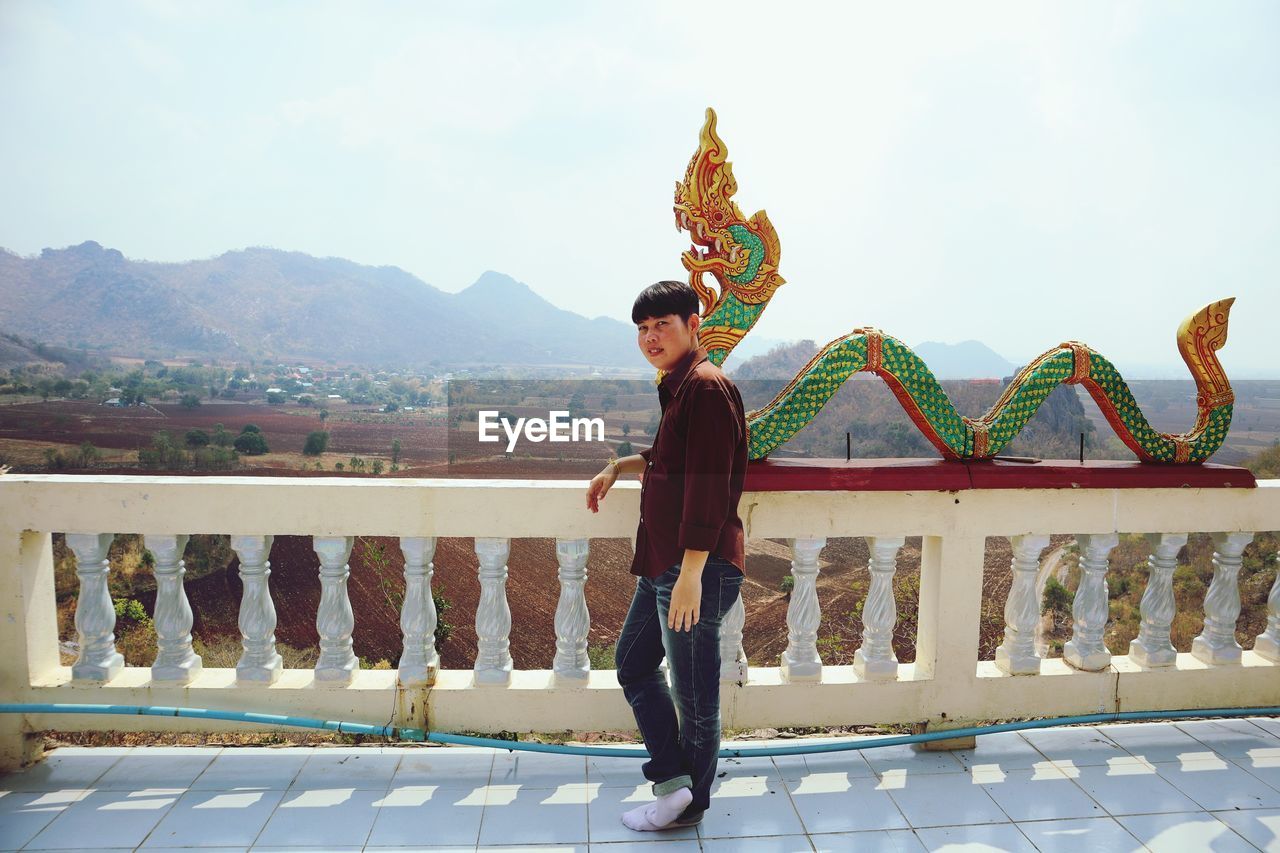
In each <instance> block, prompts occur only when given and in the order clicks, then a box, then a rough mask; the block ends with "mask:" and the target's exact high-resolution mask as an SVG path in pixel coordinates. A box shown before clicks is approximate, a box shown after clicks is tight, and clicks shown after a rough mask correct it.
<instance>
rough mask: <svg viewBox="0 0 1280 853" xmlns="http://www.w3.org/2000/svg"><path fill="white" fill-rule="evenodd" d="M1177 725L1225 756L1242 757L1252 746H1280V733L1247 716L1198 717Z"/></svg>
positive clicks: (1257, 747)
mask: <svg viewBox="0 0 1280 853" xmlns="http://www.w3.org/2000/svg"><path fill="white" fill-rule="evenodd" d="M1178 728H1180V729H1182V730H1183V731H1184V732H1186V733H1187V734H1189V735H1191V736H1192V737H1193V738H1195V739H1196V740H1198V741H1200V742H1201V743H1203V744H1204V745H1205V747H1206V748H1207V749H1212V750H1213V751H1214V752H1216V753H1217V754H1218V755H1221V756H1223V757H1224V758H1241V757H1243V756H1245V755H1248V754H1249V751H1250V750H1253V749H1276V748H1280V737H1277V736H1276V735H1273V734H1270V733H1269V732H1267V731H1266V730H1265V729H1262V728H1259V727H1258V726H1256V725H1254V724H1253V723H1251V722H1249V721H1248V720H1245V719H1223V720H1195V721H1192V722H1187V723H1178Z"/></svg>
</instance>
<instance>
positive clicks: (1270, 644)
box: [1253, 568, 1280, 663]
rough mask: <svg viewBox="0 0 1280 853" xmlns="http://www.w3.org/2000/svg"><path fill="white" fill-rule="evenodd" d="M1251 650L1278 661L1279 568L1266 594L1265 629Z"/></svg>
mask: <svg viewBox="0 0 1280 853" xmlns="http://www.w3.org/2000/svg"><path fill="white" fill-rule="evenodd" d="M1253 650H1254V651H1255V652H1257V653H1258V654H1259V655H1261V656H1262V657H1264V658H1266V659H1267V660H1269V661H1274V662H1275V663H1280V568H1278V569H1277V570H1276V579H1275V580H1274V581H1272V582H1271V594H1270V595H1268V596H1267V630H1265V631H1263V632H1262V633H1261V634H1259V635H1258V639H1256V640H1254V642H1253Z"/></svg>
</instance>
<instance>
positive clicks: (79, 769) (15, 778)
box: [0, 749, 121, 791]
mask: <svg viewBox="0 0 1280 853" xmlns="http://www.w3.org/2000/svg"><path fill="white" fill-rule="evenodd" d="M120 758H121V754H119V753H117V754H107V755H86V754H84V753H83V752H80V753H67V752H66V751H65V750H63V749H57V750H54V751H53V752H51V753H49V754H48V755H46V756H45V758H44V760H43V761H41V762H39V763H38V764H33V765H32V766H30V767H28V768H26V769H24V770H20V771H18V772H16V773H5V774H0V791H58V790H61V789H65V788H92V787H93V783H94V782H95V781H97V779H98V778H99V777H100V776H102V774H104V773H106V772H107V771H108V770H110V769H111V765H113V764H115V763H116V762H117V761H119V760H120Z"/></svg>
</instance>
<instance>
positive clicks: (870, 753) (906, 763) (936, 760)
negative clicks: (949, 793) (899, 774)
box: [862, 744, 964, 775]
mask: <svg viewBox="0 0 1280 853" xmlns="http://www.w3.org/2000/svg"><path fill="white" fill-rule="evenodd" d="M862 757H863V758H865V759H866V761H867V763H868V764H870V765H871V769H872V770H873V771H875V772H876V773H878V774H880V775H883V774H884V773H886V772H887V771H890V770H901V771H904V772H906V773H909V774H912V775H928V774H934V773H963V772H964V765H963V764H961V763H960V759H958V758H956V757H955V756H954V755H952V754H951V752H949V751H943V752H920V751H917V750H915V749H912V748H911V746H910V744H903V745H901V746H883V747H878V748H876V749H864V750H862Z"/></svg>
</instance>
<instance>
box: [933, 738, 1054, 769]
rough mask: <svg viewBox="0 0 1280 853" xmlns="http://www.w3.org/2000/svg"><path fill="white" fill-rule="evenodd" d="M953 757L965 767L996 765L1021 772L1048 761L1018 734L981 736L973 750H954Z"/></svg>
mask: <svg viewBox="0 0 1280 853" xmlns="http://www.w3.org/2000/svg"><path fill="white" fill-rule="evenodd" d="M951 755H953V756H955V758H956V759H957V760H958V761H959V762H960V763H961V764H962V765H964V766H965V767H973V766H974V765H975V764H977V765H984V766H986V765H994V766H996V767H999V768H1000V769H1001V770H1021V769H1026V768H1028V767H1034V766H1035V765H1037V764H1040V763H1042V762H1045V761H1047V760H1048V759H1046V758H1045V757H1044V756H1043V755H1041V754H1040V751H1039V750H1038V749H1036V748H1035V747H1034V746H1032V745H1031V744H1030V743H1029V742H1028V741H1027V739H1026V738H1024V737H1023V736H1022V735H1021V734H1020V733H1018V732H998V733H996V734H990V735H979V736H978V738H977V739H976V741H975V744H974V748H973V749H954V750H952V751H951Z"/></svg>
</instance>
